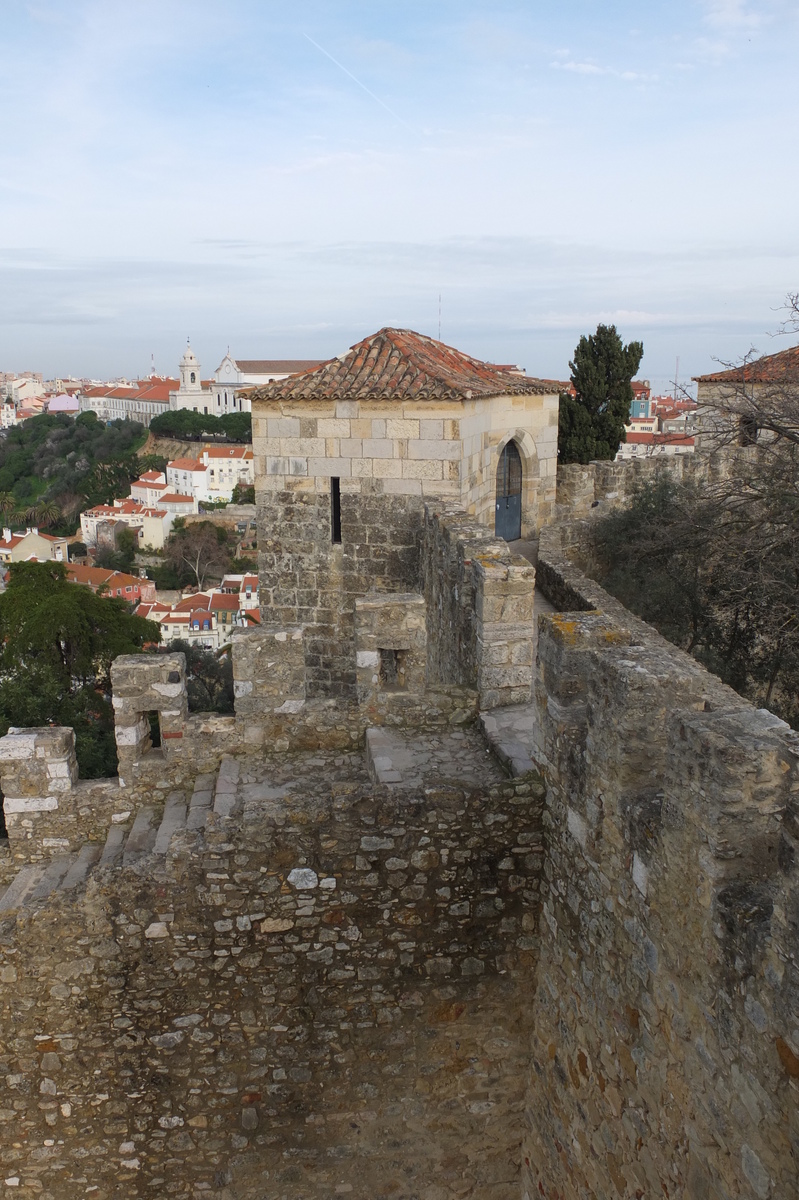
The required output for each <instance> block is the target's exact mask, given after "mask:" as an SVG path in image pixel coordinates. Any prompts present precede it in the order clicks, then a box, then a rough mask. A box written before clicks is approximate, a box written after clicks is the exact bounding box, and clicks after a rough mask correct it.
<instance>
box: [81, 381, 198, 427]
mask: <svg viewBox="0 0 799 1200" xmlns="http://www.w3.org/2000/svg"><path fill="white" fill-rule="evenodd" d="M175 383H177V380H175V379H156V378H150V379H147V380H143V381H142V382H140V383H137V384H135V385H133V386H128V385H124V386H122V385H117V386H114V387H108V386H106V385H103V386H101V387H89V388H86V390H85V391H83V392H81V395H80V411H81V412H93V413H94V414H95V416H96V417H97V419H98V420H99V421H104V422H108V421H116V420H121V421H126V420H127V421H138V422H139V423H140V424H142V425H144V426H148V425H149V424H150V422H151V421H152V419H153V417H160V416H161V415H162V413H165V412H169V407H170V403H169V397H170V396H171V394H172V389H173V387H174V385H175Z"/></svg>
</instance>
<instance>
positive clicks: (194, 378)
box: [190, 371, 197, 383]
mask: <svg viewBox="0 0 799 1200" xmlns="http://www.w3.org/2000/svg"><path fill="white" fill-rule="evenodd" d="M190 379H191V382H192V383H196V382H197V376H196V375H195V374H194V372H193V371H192V373H191V376H190Z"/></svg>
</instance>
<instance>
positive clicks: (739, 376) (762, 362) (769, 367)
mask: <svg viewBox="0 0 799 1200" xmlns="http://www.w3.org/2000/svg"><path fill="white" fill-rule="evenodd" d="M786 381H791V382H793V383H797V382H799V346H791V347H790V349H788V350H781V351H780V352H779V354H766V355H765V356H764V357H763V358H757V359H755V360H754V362H749V363H744V364H742V365H741V366H739V367H732V368H730V369H729V370H727V371H714V372H713V373H712V374H710V375H695V376H694V383H785V382H786Z"/></svg>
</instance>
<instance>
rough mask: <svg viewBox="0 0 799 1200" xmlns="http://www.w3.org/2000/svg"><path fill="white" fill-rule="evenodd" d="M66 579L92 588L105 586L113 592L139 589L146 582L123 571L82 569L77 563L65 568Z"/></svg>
mask: <svg viewBox="0 0 799 1200" xmlns="http://www.w3.org/2000/svg"><path fill="white" fill-rule="evenodd" d="M67 579H69V580H71V582H72V583H84V584H86V585H87V586H88V587H92V588H97V587H100V585H101V584H106V586H107V587H108V589H109V591H115V590H116V589H117V588H125V587H134V586H136V587H141V586H142V584H146V583H147V582H148V581H147V580H144V579H140V578H139V576H138V575H127V574H126V573H125V572H124V571H109V570H106V569H105V568H104V567H82V566H80V565H78V564H77V563H70V564H69V566H68V567H67Z"/></svg>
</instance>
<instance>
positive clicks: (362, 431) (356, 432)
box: [350, 417, 386, 438]
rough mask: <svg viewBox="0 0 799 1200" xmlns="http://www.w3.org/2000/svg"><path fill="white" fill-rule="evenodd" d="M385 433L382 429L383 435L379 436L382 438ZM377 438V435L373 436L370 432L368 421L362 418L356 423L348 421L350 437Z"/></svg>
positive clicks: (370, 425) (369, 422) (370, 426)
mask: <svg viewBox="0 0 799 1200" xmlns="http://www.w3.org/2000/svg"><path fill="white" fill-rule="evenodd" d="M385 432H386V431H385V429H384V430H383V433H382V434H381V435H380V436H381V437H384V436H385ZM377 436H378V435H377V434H374V433H373V432H372V422H371V421H369V420H366V419H365V418H364V417H359V418H358V420H357V421H350V437H353V438H368V437H377Z"/></svg>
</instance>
